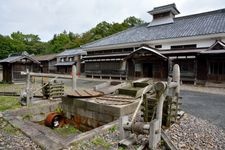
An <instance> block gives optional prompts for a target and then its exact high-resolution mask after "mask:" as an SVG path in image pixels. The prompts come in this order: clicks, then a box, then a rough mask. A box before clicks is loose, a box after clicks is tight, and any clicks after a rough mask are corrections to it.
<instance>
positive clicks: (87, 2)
mask: <svg viewBox="0 0 225 150" xmlns="http://www.w3.org/2000/svg"><path fill="white" fill-rule="evenodd" d="M171 3H175V4H176V6H177V9H178V10H179V11H180V13H181V14H180V15H178V16H185V15H190V14H195V13H200V12H206V11H211V10H216V9H221V8H225V2H224V0H0V34H1V35H10V34H11V33H12V32H16V31H20V32H22V33H24V34H36V35H39V37H40V38H41V41H48V40H50V39H52V38H53V35H54V34H59V33H61V32H63V31H64V30H66V31H71V32H73V33H79V34H80V33H83V32H86V31H88V30H89V29H91V28H92V27H94V26H96V25H97V24H98V23H100V22H102V21H107V22H110V23H112V22H122V21H123V20H124V19H126V18H127V17H130V16H135V17H138V18H141V19H142V20H144V21H146V22H150V21H151V16H150V15H149V14H148V13H147V12H148V11H150V10H152V9H153V8H154V7H158V6H162V5H167V4H171Z"/></svg>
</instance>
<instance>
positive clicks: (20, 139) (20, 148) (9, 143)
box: [0, 117, 41, 150]
mask: <svg viewBox="0 0 225 150" xmlns="http://www.w3.org/2000/svg"><path fill="white" fill-rule="evenodd" d="M5 149H7V150H24V149H26V150H27V149H29V150H41V148H40V147H39V146H37V145H36V144H35V143H34V142H33V141H31V140H30V139H29V138H28V137H26V136H25V135H24V134H22V133H21V132H20V131H19V130H17V129H15V128H13V127H12V126H11V125H10V124H9V123H8V122H6V121H5V120H4V119H3V118H1V117H0V150H5Z"/></svg>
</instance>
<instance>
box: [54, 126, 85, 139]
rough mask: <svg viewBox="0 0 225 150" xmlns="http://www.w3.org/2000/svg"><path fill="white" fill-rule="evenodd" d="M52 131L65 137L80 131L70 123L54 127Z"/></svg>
mask: <svg viewBox="0 0 225 150" xmlns="http://www.w3.org/2000/svg"><path fill="white" fill-rule="evenodd" d="M54 131H55V132H56V133H58V134H60V135H62V136H63V137H67V136H69V135H72V134H78V133H81V131H79V130H78V129H77V128H75V127H74V126H72V125H64V126H63V127H62V128H55V129H54Z"/></svg>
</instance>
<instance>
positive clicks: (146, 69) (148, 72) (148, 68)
mask: <svg viewBox="0 0 225 150" xmlns="http://www.w3.org/2000/svg"><path fill="white" fill-rule="evenodd" d="M143 77H150V78H152V77H153V73H152V63H143Z"/></svg>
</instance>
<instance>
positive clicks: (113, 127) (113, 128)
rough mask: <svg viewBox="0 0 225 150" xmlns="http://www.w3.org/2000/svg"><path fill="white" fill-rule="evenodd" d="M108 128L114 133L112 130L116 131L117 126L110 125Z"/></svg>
mask: <svg viewBox="0 0 225 150" xmlns="http://www.w3.org/2000/svg"><path fill="white" fill-rule="evenodd" d="M108 130H109V132H110V133H114V132H116V130H117V126H116V125H114V126H112V127H111V128H109V129H108Z"/></svg>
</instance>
